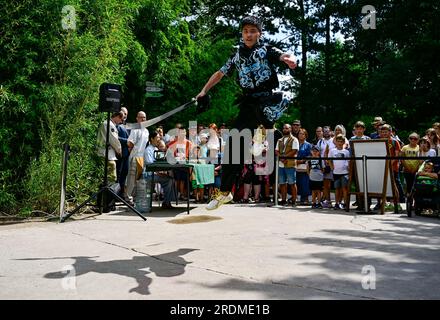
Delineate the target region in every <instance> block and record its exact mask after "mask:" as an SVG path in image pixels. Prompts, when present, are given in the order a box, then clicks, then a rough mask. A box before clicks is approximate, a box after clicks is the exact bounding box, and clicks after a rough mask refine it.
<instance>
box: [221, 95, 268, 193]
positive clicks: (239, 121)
mask: <svg viewBox="0 0 440 320" xmlns="http://www.w3.org/2000/svg"><path fill="white" fill-rule="evenodd" d="M239 106H240V112H239V114H238V116H237V118H236V119H235V121H234V123H233V126H232V128H231V129H237V130H238V131H241V130H243V129H250V130H251V132H252V135H253V134H254V130H255V129H257V128H258V126H259V125H260V124H262V125H264V127H265V128H266V129H272V128H273V122H270V121H269V120H268V119H267V118H266V116H265V115H264V114H263V112H262V111H261V108H260V100H259V99H258V98H252V97H248V96H243V97H242V98H241V99H240V100H239ZM247 150H249V145H245V141H244V138H242V139H240V162H239V163H233V162H232V156H233V150H232V139H231V137H229V139H228V141H226V145H225V152H224V154H225V155H229V159H223V162H226V164H225V163H223V164H222V178H221V186H220V191H222V192H226V191H231V190H232V187H233V185H234V183H235V181H236V179H237V176H238V175H239V174H240V172H241V171H242V170H243V165H244V160H245V157H244V156H245V151H247ZM235 152H237V150H235Z"/></svg>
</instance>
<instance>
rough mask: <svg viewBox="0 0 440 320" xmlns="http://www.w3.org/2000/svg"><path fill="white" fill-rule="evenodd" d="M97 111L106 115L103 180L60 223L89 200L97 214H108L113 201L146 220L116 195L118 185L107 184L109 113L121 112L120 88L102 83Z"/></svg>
mask: <svg viewBox="0 0 440 320" xmlns="http://www.w3.org/2000/svg"><path fill="white" fill-rule="evenodd" d="M99 111H100V112H106V113H107V122H106V125H107V126H106V135H105V161H104V179H103V182H102V184H101V186H100V189H99V191H98V192H97V193H95V194H93V195H92V196H91V197H90V198H89V199H87V200H86V201H84V202H83V203H81V204H80V205H79V206H77V207H76V208H75V209H74V210H73V211H72V212H69V213H67V214H65V215H64V216H63V217H62V218H61V220H60V221H61V222H64V221H65V220H66V219H68V218H69V217H70V216H71V215H73V214H75V213H76V212H78V211H79V210H80V209H81V208H82V207H84V206H85V205H87V204H88V203H89V202H90V201H91V200H93V199H97V205H98V207H99V213H100V214H101V213H102V212H110V211H111V209H112V207H113V206H114V201H115V199H117V200H119V201H120V202H122V203H123V204H125V205H126V206H127V207H128V208H129V209H130V210H131V211H133V212H134V213H136V214H137V215H138V216H139V217H141V218H142V219H143V220H147V219H146V218H145V217H144V216H143V215H142V214H141V213H140V212H139V211H138V210H136V209H135V208H134V207H133V206H131V205H130V204H129V203H128V202H127V201H125V199H123V198H121V197H120V196H119V195H118V191H119V190H118V188H117V187H119V184H118V183H114V184H113V185H110V184H109V181H108V153H109V149H110V148H111V145H110V143H109V137H110V113H115V112H119V111H121V86H120V85H118V84H112V83H103V84H101V86H100V87H99Z"/></svg>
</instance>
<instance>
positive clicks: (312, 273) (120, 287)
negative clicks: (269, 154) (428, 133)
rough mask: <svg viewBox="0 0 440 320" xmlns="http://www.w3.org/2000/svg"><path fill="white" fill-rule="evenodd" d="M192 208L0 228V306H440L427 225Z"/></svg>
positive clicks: (388, 218)
mask: <svg viewBox="0 0 440 320" xmlns="http://www.w3.org/2000/svg"><path fill="white" fill-rule="evenodd" d="M192 208H193V209H192V210H191V214H190V215H189V216H188V215H186V212H185V210H186V207H185V205H179V207H178V208H175V209H171V210H162V209H159V208H154V211H153V213H152V214H150V215H148V220H147V221H146V222H143V221H142V220H141V219H140V218H139V217H137V216H136V215H135V214H133V213H131V212H129V211H126V210H125V208H124V207H118V209H119V210H118V211H115V212H112V213H110V214H103V215H101V216H96V217H92V218H87V219H80V220H75V221H73V220H69V221H68V222H66V223H62V224H59V223H51V222H45V223H24V224H15V225H4V226H0V298H1V299H216V300H217V299H226V300H228V299H439V298H440V289H439V288H440V272H439V271H440V267H439V266H440V220H439V219H437V218H429V217H415V218H408V217H406V215H405V214H391V213H387V214H385V215H357V214H355V212H350V213H345V212H344V211H333V210H313V211H312V210H310V209H309V208H306V207H299V208H295V209H292V208H268V207H266V206H265V205H263V204H258V205H256V204H250V205H249V204H248V205H238V204H229V205H224V206H222V207H221V208H220V209H218V210H216V211H206V210H205V209H204V206H202V205H198V206H196V205H194V204H192ZM212 217H216V218H217V219H216V220H210V218H212ZM175 219H183V220H180V221H177V223H170V222H175V221H173V220H175ZM187 219H199V220H203V222H199V223H197V222H194V221H187ZM185 222H190V223H185Z"/></svg>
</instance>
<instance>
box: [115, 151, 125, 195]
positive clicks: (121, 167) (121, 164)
mask: <svg viewBox="0 0 440 320" xmlns="http://www.w3.org/2000/svg"><path fill="white" fill-rule="evenodd" d="M116 174H117V181H118V183H119V185H120V186H121V194H122V192H123V190H124V187H125V180H127V175H128V157H124V158H122V159H118V160H116Z"/></svg>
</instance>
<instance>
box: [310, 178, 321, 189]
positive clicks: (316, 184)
mask: <svg viewBox="0 0 440 320" xmlns="http://www.w3.org/2000/svg"><path fill="white" fill-rule="evenodd" d="M323 186H324V182H323V181H313V180H310V190H312V191H322V188H323Z"/></svg>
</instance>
